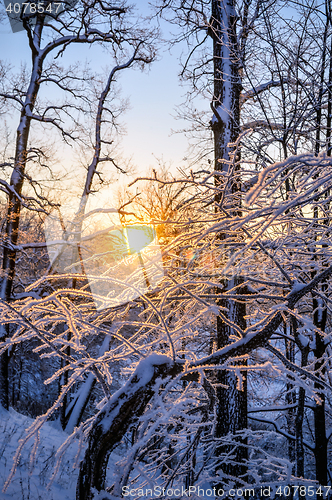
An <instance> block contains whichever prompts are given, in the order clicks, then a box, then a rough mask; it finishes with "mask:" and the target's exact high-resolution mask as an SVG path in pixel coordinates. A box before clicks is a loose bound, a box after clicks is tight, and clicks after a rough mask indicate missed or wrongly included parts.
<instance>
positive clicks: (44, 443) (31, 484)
mask: <svg viewBox="0 0 332 500" xmlns="http://www.w3.org/2000/svg"><path fill="white" fill-rule="evenodd" d="M32 423H33V419H31V418H29V417H26V416H24V415H20V414H19V413H17V412H15V411H14V410H12V409H10V411H6V410H4V409H3V408H1V407H0V484H1V485H3V484H4V483H5V481H6V479H7V477H8V475H9V473H10V470H11V468H12V466H13V456H14V454H15V451H16V449H17V446H18V441H19V439H21V438H22V437H24V431H25V429H26V428H28V427H29V426H30V425H31V424H32ZM56 425H57V423H56V422H51V423H46V424H45V425H44V426H43V427H42V428H41V430H40V442H39V445H38V449H37V452H36V458H35V461H34V467H32V466H31V465H30V454H31V452H32V450H33V447H34V444H35V440H34V439H31V440H30V441H29V442H28V444H27V445H26V446H25V447H24V448H23V452H22V456H21V458H20V460H19V463H18V465H17V469H16V473H15V475H14V477H13V480H12V481H11V483H10V485H9V487H8V489H7V491H6V492H5V493H4V492H3V491H0V500H7V499H12V500H42V499H44V498H47V500H73V499H74V498H75V495H76V494H75V491H76V481H77V477H78V469H76V470H75V469H73V463H74V462H75V456H76V453H77V445H76V443H75V444H73V445H72V446H71V447H70V448H69V449H68V450H67V451H66V453H65V454H64V457H63V460H62V463H61V465H60V469H59V473H58V474H57V476H56V477H55V480H54V482H53V484H52V485H51V487H50V489H47V485H48V483H49V481H50V478H51V475H52V473H53V469H54V466H55V464H56V457H55V455H56V452H57V450H58V449H59V448H60V446H61V445H62V443H63V442H64V441H65V440H66V439H67V438H68V435H67V434H66V433H65V432H63V431H61V430H58V429H57V428H56Z"/></svg>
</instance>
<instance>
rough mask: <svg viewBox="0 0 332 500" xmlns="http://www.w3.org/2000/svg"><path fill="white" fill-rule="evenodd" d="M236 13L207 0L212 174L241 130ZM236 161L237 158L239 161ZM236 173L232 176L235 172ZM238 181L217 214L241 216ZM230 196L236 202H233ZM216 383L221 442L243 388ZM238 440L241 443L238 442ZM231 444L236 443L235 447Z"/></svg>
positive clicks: (234, 312) (240, 312)
mask: <svg viewBox="0 0 332 500" xmlns="http://www.w3.org/2000/svg"><path fill="white" fill-rule="evenodd" d="M236 19H237V18H236V12H235V3H234V1H233V0H227V1H226V2H221V1H220V0H213V1H212V17H211V25H210V33H211V37H212V39H213V64H214V96H213V102H212V105H211V107H212V109H213V112H214V116H213V118H212V122H211V126H212V130H213V135H214V155H215V170H216V171H227V170H228V168H229V165H227V164H226V163H222V162H220V161H218V160H226V161H227V160H230V154H231V152H232V149H233V148H232V147H230V146H229V143H234V142H235V141H236V140H237V139H238V136H239V131H240V123H239V121H240V106H239V102H240V92H241V88H242V87H241V79H240V75H239V56H238V54H239V50H238V44H237V36H236ZM238 159H239V158H236V160H238ZM235 173H236V172H235ZM215 185H216V186H217V187H218V186H219V185H220V177H219V176H218V175H216V177H215ZM239 192H240V183H239V180H238V179H237V178H233V180H232V182H231V185H230V187H229V190H228V191H227V192H225V191H221V189H220V191H219V192H218V193H217V194H216V196H215V206H216V212H217V213H218V212H219V210H220V204H221V203H222V200H223V198H224V196H227V197H229V196H231V197H232V201H231V203H232V207H233V209H232V214H239V213H240V199H237V198H236V197H237V194H238V193H239ZM234 198H235V199H234ZM223 239H224V237H223V235H222V234H221V235H219V243H220V245H223ZM240 283H241V280H240V278H239V277H237V276H235V277H234V278H233V279H232V280H230V281H226V280H225V281H224V290H227V289H228V290H229V289H231V288H233V287H236V286H237V285H239V284H240ZM218 304H219V305H220V306H222V307H225V308H227V309H228V313H226V315H227V317H228V319H229V320H230V321H232V322H233V323H235V324H237V325H238V326H240V327H241V328H242V329H243V330H244V329H245V327H246V324H245V319H244V317H245V304H244V303H240V302H237V301H232V300H220V301H218ZM233 334H234V331H233V329H232V328H231V327H230V326H229V325H227V324H225V323H224V322H223V321H222V319H221V318H220V317H218V318H217V341H216V344H217V348H218V349H220V348H222V347H224V346H225V345H227V344H229V343H230V342H231V340H230V338H231V335H233ZM217 379H218V383H220V384H223V385H226V386H228V388H227V389H226V388H222V387H221V386H218V388H217V398H218V412H217V425H216V437H217V438H223V437H226V436H227V435H229V434H236V433H237V432H238V431H241V430H242V429H245V428H246V427H247V384H246V380H245V377H244V383H243V388H242V390H241V391H240V390H238V380H237V377H236V376H235V375H234V374H233V373H231V372H230V371H223V372H219V373H218V375H217ZM238 442H241V440H238ZM234 444H235V443H234ZM235 446H236V449H235V450H234V453H232V455H233V456H234V460H232V461H229V462H228V463H227V464H225V465H224V466H223V467H222V470H223V472H224V473H226V474H230V475H232V476H235V477H239V476H241V475H243V474H245V470H246V469H245V467H244V466H243V462H244V460H245V459H246V457H247V449H246V447H245V446H241V445H235ZM229 447H230V448H232V445H229V446H226V447H224V446H220V447H218V449H217V454H218V455H221V454H222V453H224V452H227V451H228V448H229Z"/></svg>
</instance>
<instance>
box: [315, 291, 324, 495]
mask: <svg viewBox="0 0 332 500" xmlns="http://www.w3.org/2000/svg"><path fill="white" fill-rule="evenodd" d="M323 286H324V285H323ZM325 287H326V284H325ZM326 288H327V287H326ZM313 307H314V325H315V326H317V327H318V328H320V330H322V331H323V332H324V331H325V327H326V320H327V309H326V307H325V306H324V304H323V303H322V301H321V299H319V300H317V299H315V298H314V299H313ZM315 335H316V349H315V350H314V354H315V357H316V360H317V361H316V363H315V371H316V374H317V375H318V376H319V372H321V374H320V376H324V372H325V369H324V368H323V364H324V361H323V360H322V357H323V355H324V353H325V349H326V345H325V343H324V340H323V339H322V337H321V335H320V334H319V333H318V332H316V334H315ZM317 372H318V373H317ZM315 388H316V389H317V391H318V396H319V397H320V399H321V404H318V403H317V402H316V403H315V409H314V420H315V460H316V481H318V482H319V484H321V485H323V486H324V485H327V439H326V423H325V394H324V393H323V392H320V390H321V386H320V385H319V384H318V383H315Z"/></svg>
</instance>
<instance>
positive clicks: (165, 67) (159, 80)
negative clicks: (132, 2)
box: [0, 0, 187, 172]
mask: <svg viewBox="0 0 332 500" xmlns="http://www.w3.org/2000/svg"><path fill="white" fill-rule="evenodd" d="M137 3H139V9H140V10H142V12H143V14H144V13H147V1H146V0H140V1H139V2H137ZM164 28H165V26H164ZM166 29H167V28H166ZM164 34H165V33H164ZM0 47H1V54H2V56H1V57H2V58H3V59H5V60H6V61H10V63H11V65H12V66H13V67H14V68H17V69H18V71H19V70H20V65H21V63H22V62H27V63H29V62H30V58H31V55H30V50H29V48H28V46H27V38H26V34H25V32H19V33H15V34H13V33H11V31H10V26H9V22H7V23H6V24H3V25H2V26H1V27H0ZM86 49H87V48H86V47H79V48H77V49H75V50H76V54H75V53H73V51H72V52H71V57H72V58H73V59H75V58H76V57H75V56H77V59H80V58H81V57H83V58H84V60H87V61H88V60H89V58H92V59H93V65H94V66H96V67H98V66H100V67H103V66H106V65H107V63H108V61H107V60H106V59H105V53H103V54H102V53H101V52H99V53H98V51H94V50H86ZM180 54H181V48H180V47H178V48H175V49H173V50H172V54H170V53H169V52H168V51H166V50H165V49H164V51H162V52H160V53H159V58H158V59H159V60H158V61H156V62H155V63H153V64H152V65H151V67H150V69H149V71H145V72H143V73H142V72H140V71H139V70H128V71H126V72H125V74H124V75H123V76H122V77H121V80H119V82H120V83H121V87H122V95H123V97H128V98H129V100H130V109H128V110H127V111H126V113H125V114H124V116H123V119H122V121H123V123H124V124H125V126H126V130H127V134H126V136H125V137H124V138H123V142H122V147H123V151H124V153H125V156H126V157H132V161H133V164H134V165H136V166H137V167H138V171H139V172H143V171H144V170H146V169H147V168H148V167H149V166H152V165H154V166H156V160H155V158H154V157H157V158H163V159H164V160H165V161H166V162H173V166H174V167H173V168H176V167H177V166H182V165H183V161H182V159H183V158H184V157H185V156H186V149H187V142H186V138H185V137H184V136H183V135H181V134H175V135H174V134H173V135H171V129H179V128H183V126H184V122H182V123H181V122H179V121H178V120H175V118H174V115H175V111H174V108H175V106H176V105H178V104H180V103H181V102H182V100H183V97H182V96H183V94H184V89H183V88H182V87H181V86H180V84H179V79H178V72H179V57H180ZM109 64H111V60H110V61H109ZM172 115H173V116H172ZM18 118H19V117H18V115H17V119H18Z"/></svg>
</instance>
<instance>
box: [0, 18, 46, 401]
mask: <svg viewBox="0 0 332 500" xmlns="http://www.w3.org/2000/svg"><path fill="white" fill-rule="evenodd" d="M43 25H44V19H43V17H39V16H38V20H37V24H36V27H35V30H34V36H33V43H34V48H33V50H32V53H33V57H32V71H31V78H30V83H29V87H28V89H27V93H26V98H25V102H24V106H22V110H21V119H20V123H19V126H18V128H17V135H16V151H15V162H14V170H13V173H12V176H11V179H10V186H11V188H12V189H11V190H10V191H9V193H8V208H7V220H6V227H5V245H4V250H3V263H2V269H3V280H2V283H1V289H0V297H1V298H2V299H3V300H5V301H7V302H9V301H10V300H11V295H12V289H13V282H14V277H15V267H16V253H17V250H16V249H15V247H16V245H17V240H18V234H19V223H20V214H21V207H22V202H21V194H22V188H23V182H24V173H25V167H26V162H27V147H28V140H29V133H30V124H31V117H30V115H31V113H32V112H33V109H34V106H35V102H36V98H37V94H38V90H39V78H40V76H41V72H42V65H43V57H42V56H41V55H40V54H39V52H38V47H39V46H40V40H41V33H42V30H43ZM7 334H8V331H7V328H6V326H5V328H4V329H2V333H1V338H0V341H3V340H5V338H6V336H7ZM8 362H9V356H8V353H7V354H4V355H2V356H1V360H0V363H1V367H0V373H1V378H2V380H1V383H2V390H1V403H2V405H3V406H4V407H5V408H7V409H8V401H9V397H8V386H9V384H8ZM6 378H7V380H5V379H6Z"/></svg>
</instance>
